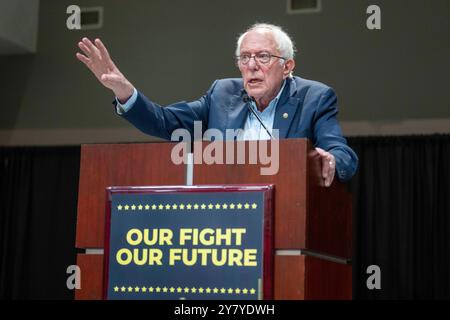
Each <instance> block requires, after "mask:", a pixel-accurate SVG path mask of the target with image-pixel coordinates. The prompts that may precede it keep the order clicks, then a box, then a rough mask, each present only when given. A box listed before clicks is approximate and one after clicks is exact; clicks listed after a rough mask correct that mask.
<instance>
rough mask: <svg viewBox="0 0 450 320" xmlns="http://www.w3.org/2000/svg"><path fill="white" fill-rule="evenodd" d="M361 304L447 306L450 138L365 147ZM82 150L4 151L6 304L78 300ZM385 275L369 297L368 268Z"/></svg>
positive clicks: (357, 202)
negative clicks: (71, 272) (75, 277)
mask: <svg viewBox="0 0 450 320" xmlns="http://www.w3.org/2000/svg"><path fill="white" fill-rule="evenodd" d="M349 144H350V145H351V146H352V147H353V148H354V150H355V151H356V153H357V154H358V155H359V158H360V168H359V171H358V173H357V175H356V176H355V177H354V179H353V180H352V182H351V183H350V185H349V188H350V189H351V191H352V193H353V215H354V220H353V229H354V255H353V286H354V290H353V295H354V298H355V299H449V298H450V271H449V269H450V219H449V217H448V216H449V214H450V200H449V198H450V197H449V195H450V172H449V171H450V135H432V136H410V137H406V136H402V137H361V138H350V139H349ZM79 160H80V148H79V147H40V148H38V147H33V148H24V147H18V148H0V164H1V169H0V170H1V171H0V172H1V175H0V206H1V209H0V298H2V299H73V292H72V291H70V290H68V289H67V287H66V279H67V276H68V275H67V274H66V269H67V267H68V266H69V265H73V264H75V263H76V262H75V261H76V257H75V256H76V249H75V248H74V243H75V227H76V206H77V191H78V177H79ZM370 265H377V266H379V267H380V270H381V289H380V290H376V289H375V290H369V289H368V288H367V286H366V280H367V278H368V277H369V276H370V275H369V274H367V273H366V270H367V267H368V266H370Z"/></svg>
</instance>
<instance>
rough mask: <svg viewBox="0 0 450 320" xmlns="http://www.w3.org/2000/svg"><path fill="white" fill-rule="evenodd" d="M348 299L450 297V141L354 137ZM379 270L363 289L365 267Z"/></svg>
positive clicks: (441, 138)
mask: <svg viewBox="0 0 450 320" xmlns="http://www.w3.org/2000/svg"><path fill="white" fill-rule="evenodd" d="M349 143H350V145H351V146H352V148H353V149H354V150H355V152H356V153H357V154H358V156H359V159H360V169H359V171H358V173H357V175H356V176H355V177H354V179H353V180H352V182H351V184H350V187H351V190H352V193H353V231H354V238H353V246H354V254H353V258H354V260H353V267H354V269H353V288H354V290H353V291H354V292H353V295H354V297H355V298H362V299H449V298H450V271H449V270H450V219H449V215H450V135H432V136H411V137H371V138H352V139H350V140H349ZM370 265H378V266H379V267H380V269H381V290H368V289H367V286H366V279H367V277H368V276H369V275H368V274H367V273H366V270H367V267H368V266H370Z"/></svg>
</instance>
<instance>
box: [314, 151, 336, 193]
mask: <svg viewBox="0 0 450 320" xmlns="http://www.w3.org/2000/svg"><path fill="white" fill-rule="evenodd" d="M316 151H317V152H318V153H319V155H320V159H321V162H322V178H323V180H324V183H325V186H326V187H329V186H331V183H332V182H333V179H334V173H335V171H336V160H335V159H334V156H333V155H332V154H331V153H329V152H327V151H325V150H323V149H321V148H316Z"/></svg>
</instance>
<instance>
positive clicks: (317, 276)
mask: <svg viewBox="0 0 450 320" xmlns="http://www.w3.org/2000/svg"><path fill="white" fill-rule="evenodd" d="M305 270H306V271H305V279H306V280H305V299H308V300H351V299H352V266H351V265H348V264H341V263H337V262H333V261H328V260H323V259H319V258H316V257H311V256H306V259H305Z"/></svg>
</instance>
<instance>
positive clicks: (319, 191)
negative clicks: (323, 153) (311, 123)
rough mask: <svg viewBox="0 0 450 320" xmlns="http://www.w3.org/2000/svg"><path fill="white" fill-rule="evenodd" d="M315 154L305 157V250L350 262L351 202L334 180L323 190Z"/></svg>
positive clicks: (344, 186) (344, 189) (317, 157)
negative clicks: (306, 201) (306, 165)
mask: <svg viewBox="0 0 450 320" xmlns="http://www.w3.org/2000/svg"><path fill="white" fill-rule="evenodd" d="M320 170H321V169H320V160H319V154H318V153H317V152H316V151H315V150H310V152H309V154H308V178H309V180H308V187H307V192H308V196H307V199H308V206H307V208H308V212H307V216H306V219H307V221H306V225H307V229H306V231H307V233H308V234H307V237H306V238H307V243H306V248H307V249H309V250H314V251H316V252H321V253H325V254H327V255H331V256H336V257H341V258H345V259H351V256H352V207H351V204H352V200H351V194H350V193H349V192H348V190H347V186H346V185H345V184H343V183H340V182H338V181H337V179H335V180H334V181H333V184H332V185H331V186H330V187H324V185H323V181H322V178H321V177H320V175H317V173H320Z"/></svg>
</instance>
